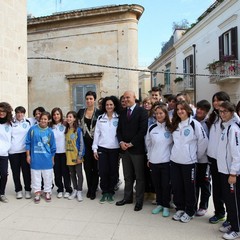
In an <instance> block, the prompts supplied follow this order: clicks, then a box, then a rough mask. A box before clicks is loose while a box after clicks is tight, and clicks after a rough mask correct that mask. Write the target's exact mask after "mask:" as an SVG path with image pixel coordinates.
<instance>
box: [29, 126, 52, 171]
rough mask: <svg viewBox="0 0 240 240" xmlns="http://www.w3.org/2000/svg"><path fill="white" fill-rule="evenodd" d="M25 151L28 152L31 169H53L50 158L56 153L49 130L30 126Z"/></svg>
mask: <svg viewBox="0 0 240 240" xmlns="http://www.w3.org/2000/svg"><path fill="white" fill-rule="evenodd" d="M26 150H29V151H30V156H31V163H30V167H31V169H35V170H46V169H52V168H53V162H52V157H54V155H55V153H56V143H55V138H54V134H53V131H52V130H51V129H50V128H48V127H47V128H41V127H40V126H39V125H35V126H32V127H31V128H30V129H29V131H28V133H27V137H26Z"/></svg>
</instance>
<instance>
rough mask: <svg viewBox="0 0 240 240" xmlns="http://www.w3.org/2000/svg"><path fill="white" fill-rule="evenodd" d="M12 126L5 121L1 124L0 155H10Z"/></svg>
mask: <svg viewBox="0 0 240 240" xmlns="http://www.w3.org/2000/svg"><path fill="white" fill-rule="evenodd" d="M11 134H12V126H11V125H9V124H7V123H3V124H0V156H5V157H6V156H8V151H9V149H10V147H11Z"/></svg>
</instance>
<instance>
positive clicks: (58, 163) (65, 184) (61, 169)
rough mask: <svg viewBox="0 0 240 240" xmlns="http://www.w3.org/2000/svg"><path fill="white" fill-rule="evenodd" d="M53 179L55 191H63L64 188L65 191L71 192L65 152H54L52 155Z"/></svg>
mask: <svg viewBox="0 0 240 240" xmlns="http://www.w3.org/2000/svg"><path fill="white" fill-rule="evenodd" d="M53 170H54V180H55V184H56V186H57V188H58V189H57V192H63V191H64V188H65V190H66V192H69V193H71V192H72V187H71V180H70V173H69V168H68V166H67V165H66V154H65V153H56V154H55V157H54V166H53Z"/></svg>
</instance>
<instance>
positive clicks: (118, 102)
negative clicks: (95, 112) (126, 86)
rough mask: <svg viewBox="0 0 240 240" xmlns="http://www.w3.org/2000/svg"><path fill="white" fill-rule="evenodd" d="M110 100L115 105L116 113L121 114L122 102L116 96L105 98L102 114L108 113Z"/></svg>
mask: <svg viewBox="0 0 240 240" xmlns="http://www.w3.org/2000/svg"><path fill="white" fill-rule="evenodd" d="M108 100H111V101H112V102H113V105H114V112H116V113H117V114H119V113H120V110H121V104H120V101H119V99H118V98H117V97H115V96H109V97H105V98H104V99H103V100H102V112H103V113H106V112H107V111H106V102H107V101H108Z"/></svg>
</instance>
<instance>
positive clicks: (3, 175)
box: [0, 102, 12, 203]
mask: <svg viewBox="0 0 240 240" xmlns="http://www.w3.org/2000/svg"><path fill="white" fill-rule="evenodd" d="M11 121H12V107H11V106H10V105H9V104H8V103H6V102H1V103H0V201H1V202H4V203H7V202H8V199H7V198H6V196H5V188H6V184H7V177H8V151H9V149H10V147H11V133H12V123H11Z"/></svg>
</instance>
